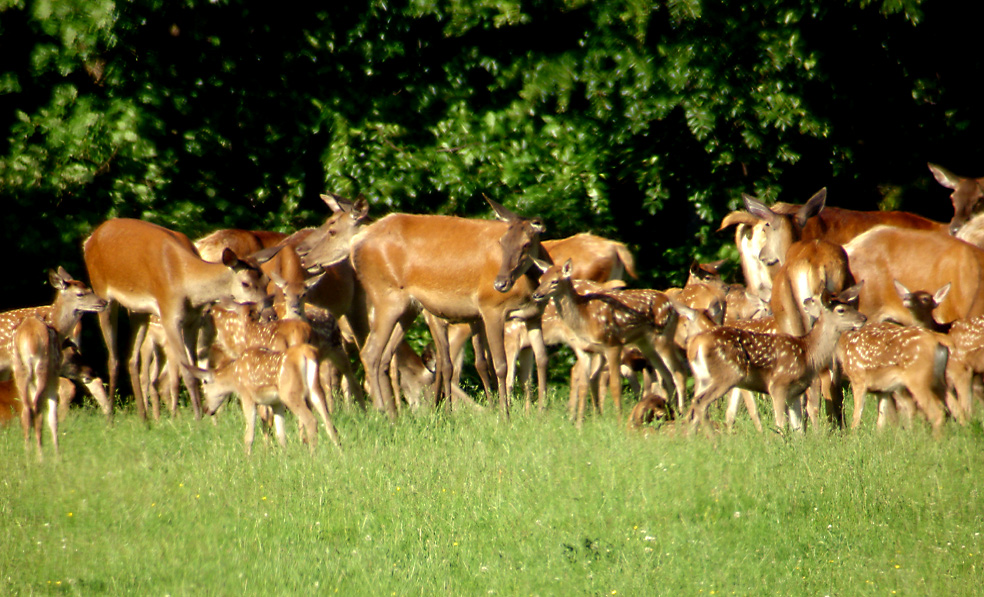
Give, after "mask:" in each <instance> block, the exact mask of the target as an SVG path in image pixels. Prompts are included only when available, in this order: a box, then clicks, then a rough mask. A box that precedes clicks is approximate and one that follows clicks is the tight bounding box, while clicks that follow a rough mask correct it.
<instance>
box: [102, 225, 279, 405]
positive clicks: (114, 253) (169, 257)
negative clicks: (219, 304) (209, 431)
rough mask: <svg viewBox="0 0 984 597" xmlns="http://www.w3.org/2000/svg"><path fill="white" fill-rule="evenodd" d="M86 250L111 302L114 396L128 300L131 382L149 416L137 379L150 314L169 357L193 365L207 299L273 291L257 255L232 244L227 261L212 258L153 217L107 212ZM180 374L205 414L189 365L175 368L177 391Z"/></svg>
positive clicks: (249, 299) (252, 297)
mask: <svg viewBox="0 0 984 597" xmlns="http://www.w3.org/2000/svg"><path fill="white" fill-rule="evenodd" d="M83 251H84V257H85V264H86V268H87V269H88V270H89V279H90V281H91V282H92V288H93V290H94V291H95V292H96V294H98V295H99V296H101V297H103V298H105V299H106V300H107V301H109V305H110V306H109V308H108V309H107V310H105V311H103V312H102V313H100V314H99V324H100V327H101V328H102V334H103V340H104V341H105V342H106V350H107V353H108V369H109V390H110V396H113V393H114V391H115V389H116V382H117V375H118V366H119V361H118V358H117V347H116V334H117V316H118V311H119V306H120V305H122V306H123V307H124V308H126V309H127V310H128V311H129V312H130V326H131V342H130V347H131V348H130V353H131V354H130V363H129V372H130V381H131V387H132V388H133V396H134V399H135V401H136V403H137V410H138V412H139V413H140V416H141V418H142V419H144V420H146V418H147V411H146V408H145V406H144V398H143V394H142V389H141V388H140V383H139V376H140V371H139V358H140V351H139V348H140V345H141V344H142V343H143V339H144V336H145V335H146V333H147V325H148V323H147V320H148V317H149V316H150V315H151V314H155V315H157V316H159V317H160V319H161V325H162V326H163V328H164V335H165V337H166V339H167V342H166V344H165V351H166V353H167V360H168V362H170V363H172V364H173V363H180V364H183V365H190V364H191V362H192V356H193V355H194V354H195V353H196V350H195V345H196V344H197V342H198V339H197V331H198V326H199V320H200V318H201V311H202V309H203V308H204V307H205V305H207V304H209V303H212V302H215V301H218V300H221V299H225V298H229V299H232V300H234V301H236V302H239V303H259V302H262V301H264V300H265V299H266V296H267V295H266V293H265V291H264V284H263V281H262V274H261V272H260V270H259V265H258V263H257V262H256V261H255V260H250V259H245V260H244V259H239V258H238V257H237V256H236V254H235V253H234V252H233V251H231V250H228V249H227V250H225V251H223V253H222V263H209V262H207V261H205V260H203V259H202V258H201V257H199V256H198V253H197V252H196V251H195V247H194V245H192V244H191V241H190V240H188V237H187V236H185V235H184V234H181V233H180V232H175V231H173V230H168V229H167V228H162V227H161V226H157V225H156V224H151V223H150V222H144V221H141V220H131V219H126V218H118V219H112V220H107V221H106V222H103V223H102V224H100V225H99V227H97V228H96V229H95V231H93V233H92V235H91V236H89V238H88V239H86V241H85V245H84V248H83ZM267 257H269V256H267ZM179 375H180V377H181V378H183V379H184V382H185V386H186V387H187V388H188V393H189V395H190V396H191V403H192V406H193V408H194V411H195V417H196V418H201V399H200V396H199V392H198V386H197V384H196V383H195V380H194V378H193V377H191V375H190V374H189V373H188V371H187V369H185V368H184V367H177V366H175V367H171V368H170V374H169V376H170V383H169V385H170V392H171V395H172V396H176V395H177V394H178V377H179Z"/></svg>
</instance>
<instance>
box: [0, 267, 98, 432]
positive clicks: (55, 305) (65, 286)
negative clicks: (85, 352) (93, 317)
mask: <svg viewBox="0 0 984 597" xmlns="http://www.w3.org/2000/svg"><path fill="white" fill-rule="evenodd" d="M49 281H50V282H51V284H52V286H53V287H54V288H55V300H54V301H53V302H52V304H50V305H42V306H39V307H24V308H21V309H14V310H12V311H6V312H4V313H0V379H3V378H7V377H9V376H11V375H12V374H13V358H14V346H13V336H14V329H16V328H17V326H18V325H20V323H21V322H22V321H24V319H26V318H27V317H38V318H40V319H43V320H46V321H50V320H51V318H52V316H53V314H54V313H68V312H72V311H79V312H80V313H81V312H83V311H87V310H89V309H88V308H87V307H86V306H85V303H87V302H88V301H90V300H91V298H92V291H91V290H89V288H88V287H87V286H86V285H85V284H84V283H82V282H80V281H78V280H74V279H73V278H72V277H71V276H70V275H69V274H68V272H66V271H65V269H64V268H62V267H59V268H58V270H57V271H56V272H54V277H52V273H51V272H49ZM79 333H80V329H79V325H78V324H76V325H75V327H74V328H73V329H72V330H71V332H70V334H69V335H70V337H71V338H72V339H73V341H74V342H75V344H76V345H77V343H78V336H79ZM71 378H72V379H77V380H78V381H80V382H82V383H83V385H84V386H85V388H86V389H87V390H88V391H89V393H90V394H92V397H93V398H94V399H95V400H96V402H97V403H98V404H99V408H100V409H101V410H102V412H103V414H105V415H106V418H107V420H111V419H112V416H113V404H112V401H111V400H109V398H108V397H107V396H106V391H105V389H104V388H103V387H102V380H101V379H99V378H98V377H95V376H92V375H91V370H87V373H86V374H85V375H83V374H82V373H81V372H79V371H75V370H73V374H72V375H71Z"/></svg>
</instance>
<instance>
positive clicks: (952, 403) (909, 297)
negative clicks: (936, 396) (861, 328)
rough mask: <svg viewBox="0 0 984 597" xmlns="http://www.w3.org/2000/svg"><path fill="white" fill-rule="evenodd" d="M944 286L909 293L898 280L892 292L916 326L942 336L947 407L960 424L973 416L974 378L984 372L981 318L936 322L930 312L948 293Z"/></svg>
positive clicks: (947, 285) (946, 287) (982, 323)
mask: <svg viewBox="0 0 984 597" xmlns="http://www.w3.org/2000/svg"><path fill="white" fill-rule="evenodd" d="M950 288H951V286H950V284H946V285H944V286H943V287H941V288H940V289H939V290H937V291H936V292H935V293H932V294H931V293H929V292H927V291H925V290H915V291H911V292H910V291H909V289H907V288H906V287H905V286H903V285H902V284H901V283H900V282H899V281H898V280H896V281H895V290H896V292H898V294H899V296H900V297H901V298H902V304H903V305H904V306H905V308H906V309H908V310H909V312H910V313H911V314H912V317H913V319H915V321H916V322H917V324H918V325H919V326H920V327H924V328H927V329H930V330H933V331H935V332H939V333H941V334H946V335H947V338H948V339H949V342H950V344H951V346H950V361H949V363H948V364H947V369H946V376H947V383H948V384H949V385H950V388H951V390H952V391H953V392H955V393H956V398H955V399H954V398H953V397H952V396H951V395H950V394H948V395H947V407H948V408H949V409H950V413H951V414H952V415H953V416H954V417H955V418H956V419H957V420H958V421H960V422H965V421H967V420H969V419H970V416H971V415H972V414H973V402H974V392H973V381H974V376H976V375H980V374H981V373H984V316H978V317H971V318H969V319H958V320H956V321H953V322H950V323H939V322H938V321H936V318H935V317H934V316H933V312H934V311H935V310H936V309H937V307H939V306H940V304H941V303H942V302H943V300H944V299H945V298H946V296H947V294H948V293H949V292H950Z"/></svg>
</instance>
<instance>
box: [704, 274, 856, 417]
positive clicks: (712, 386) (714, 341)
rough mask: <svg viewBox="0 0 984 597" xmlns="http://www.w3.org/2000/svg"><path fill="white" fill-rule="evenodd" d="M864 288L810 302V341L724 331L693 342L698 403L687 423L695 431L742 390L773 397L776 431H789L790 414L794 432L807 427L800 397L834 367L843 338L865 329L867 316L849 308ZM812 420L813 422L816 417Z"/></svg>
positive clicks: (746, 332)
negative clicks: (724, 399) (719, 403)
mask: <svg viewBox="0 0 984 597" xmlns="http://www.w3.org/2000/svg"><path fill="white" fill-rule="evenodd" d="M860 289H861V285H855V286H852V287H850V288H848V289H846V290H844V291H843V292H841V293H840V294H839V295H838V296H837V297H836V298H834V299H832V300H830V301H829V302H827V301H824V302H822V303H821V302H818V301H815V300H814V299H812V298H811V299H809V301H808V307H809V308H811V309H815V310H816V312H817V321H816V323H815V324H814V326H813V328H812V329H811V330H810V331H809V332H808V333H807V334H806V335H805V336H799V337H797V336H790V335H788V334H775V335H771V334H760V333H755V332H748V331H744V330H738V329H735V328H730V327H719V328H716V329H713V330H710V331H707V332H704V333H701V334H698V335H697V336H696V337H695V338H693V340H692V341H691V342H690V345H689V347H688V349H687V359H688V360H689V361H690V367H691V370H692V371H693V375H694V388H695V389H694V393H695V396H694V399H693V402H692V403H691V405H690V409H689V410H688V412H687V416H686V420H687V421H689V423H690V424H691V426H692V428H693V429H696V428H697V427H699V426H700V425H701V424H702V423H704V422H705V421H706V419H707V407H708V406H710V404H711V403H713V402H714V401H715V400H717V399H718V398H720V397H721V396H723V395H724V394H725V393H726V392H727V391H728V390H730V389H731V388H734V387H739V388H742V389H746V390H751V391H753V392H767V393H768V394H769V395H770V396H771V397H772V402H773V407H774V410H775V420H776V426H777V427H778V428H779V429H780V430H784V429H785V428H786V422H787V419H786V411H787V408H789V409H790V411H791V414H792V416H793V420H792V421H791V423H792V427H793V428H794V429H801V428H802V410H801V409H802V406H801V401H800V399H799V398H800V397H801V396H802V394H803V392H805V391H806V389H807V388H808V387H809V386H810V385H811V384H812V383H813V380H814V378H815V377H816V376H817V374H818V373H819V372H820V371H822V370H823V369H824V368H827V367H829V366H830V364H831V362H832V361H833V357H834V349H835V347H836V345H837V339H838V338H839V337H840V335H841V333H843V332H845V331H848V330H852V329H858V328H860V327H861V326H862V325H863V324H864V322H865V317H864V316H863V315H861V314H860V313H858V312H857V310H856V309H854V308H853V307H851V306H850V305H849V304H847V303H848V302H849V301H851V300H854V299H856V298H857V294H858V292H859V291H860ZM811 418H812V417H811Z"/></svg>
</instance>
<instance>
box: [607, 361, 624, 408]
mask: <svg viewBox="0 0 984 597" xmlns="http://www.w3.org/2000/svg"><path fill="white" fill-rule="evenodd" d="M605 358H606V359H608V391H609V392H610V393H611V395H612V401H613V402H614V403H615V416H616V417H617V418H618V420H619V421H621V420H622V347H621V346H609V347H606V349H605Z"/></svg>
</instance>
